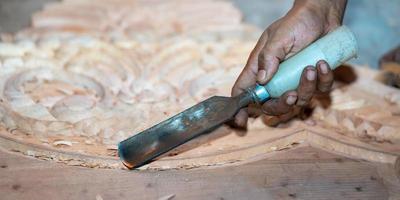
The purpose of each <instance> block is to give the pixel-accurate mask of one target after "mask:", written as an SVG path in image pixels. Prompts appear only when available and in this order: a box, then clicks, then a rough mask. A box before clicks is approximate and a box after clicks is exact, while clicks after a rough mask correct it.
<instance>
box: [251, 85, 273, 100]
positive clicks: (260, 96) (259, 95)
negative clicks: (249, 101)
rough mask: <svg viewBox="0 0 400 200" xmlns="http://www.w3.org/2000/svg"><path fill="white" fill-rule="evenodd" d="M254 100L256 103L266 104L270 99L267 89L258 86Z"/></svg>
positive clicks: (254, 91)
mask: <svg viewBox="0 0 400 200" xmlns="http://www.w3.org/2000/svg"><path fill="white" fill-rule="evenodd" d="M253 94H254V95H253V98H254V100H255V102H257V103H259V104H262V103H264V102H266V101H267V100H268V99H270V97H271V96H270V95H269V93H268V91H267V89H266V88H265V87H264V86H262V85H259V84H256V86H255V88H254V89H253Z"/></svg>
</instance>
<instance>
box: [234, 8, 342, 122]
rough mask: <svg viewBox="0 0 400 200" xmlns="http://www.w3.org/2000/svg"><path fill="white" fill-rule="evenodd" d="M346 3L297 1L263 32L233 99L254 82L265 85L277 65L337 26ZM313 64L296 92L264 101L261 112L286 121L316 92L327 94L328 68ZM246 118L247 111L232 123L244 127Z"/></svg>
mask: <svg viewBox="0 0 400 200" xmlns="http://www.w3.org/2000/svg"><path fill="white" fill-rule="evenodd" d="M346 3H347V1H346V0H296V1H295V2H294V5H293V8H292V9H291V10H290V11H289V12H288V13H287V14H286V15H285V16H284V17H283V18H281V19H279V20H277V21H276V22H274V23H273V24H271V25H270V26H269V27H268V28H267V29H266V30H265V31H264V32H263V34H262V35H261V37H260V39H259V41H258V42H257V44H256V46H255V48H254V49H253V51H252V52H251V54H250V56H249V58H248V60H247V64H246V66H245V67H244V69H243V71H242V72H241V74H240V75H239V78H238V79H237V80H236V82H235V85H234V86H233V88H232V96H236V95H238V94H240V93H242V92H244V91H245V90H246V89H247V88H249V87H251V86H253V85H255V84H256V83H259V84H262V85H264V84H266V83H268V81H269V80H270V79H271V78H272V77H273V75H274V74H275V73H276V71H277V70H278V65H279V63H280V62H282V61H284V60H286V59H287V58H289V57H290V56H292V55H294V54H296V53H297V52H299V51H300V50H302V49H303V48H305V47H306V46H308V45H309V44H310V43H312V42H314V41H315V40H317V39H319V38H320V37H322V36H324V35H326V34H327V33H329V32H330V31H332V30H334V29H335V28H336V27H338V26H340V25H341V22H342V19H343V14H344V10H345V7H346ZM315 65H316V68H314V67H313V66H308V67H306V68H305V69H304V71H303V73H302V77H301V80H300V85H299V86H298V88H297V90H295V91H288V92H286V93H285V94H283V95H282V96H281V97H280V98H277V99H271V100H269V101H267V102H265V103H264V104H263V105H262V106H261V111H262V112H263V113H264V114H265V115H269V116H277V118H278V119H281V120H282V121H286V120H287V119H290V118H291V117H293V116H294V115H295V114H296V110H299V109H298V107H302V106H306V105H307V104H308V103H309V102H310V100H311V98H312V96H313V94H314V93H315V92H318V91H321V92H327V91H329V90H330V88H331V86H332V83H333V73H332V71H331V70H330V67H329V65H328V64H327V63H326V62H325V61H323V60H321V61H318V62H317V63H316V64H315ZM250 114H251V113H250ZM248 116H249V111H248V109H247V108H244V109H242V110H240V111H239V112H238V113H237V114H236V116H235V118H234V120H233V123H234V125H235V126H236V127H238V128H246V126H247V120H248Z"/></svg>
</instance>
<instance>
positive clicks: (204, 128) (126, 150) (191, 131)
mask: <svg viewBox="0 0 400 200" xmlns="http://www.w3.org/2000/svg"><path fill="white" fill-rule="evenodd" d="M251 101H252V96H251V95H250V94H248V93H243V94H242V95H240V96H237V97H220V96H214V97H211V98H209V99H207V100H205V101H203V102H200V103H198V104H196V105H195V106H193V107H191V108H188V109H186V110H185V111H183V112H181V113H179V114H177V115H175V116H173V117H171V118H169V119H167V120H165V121H163V122H161V123H159V124H157V125H155V126H153V127H151V128H149V129H147V130H145V131H143V132H140V133H139V134H137V135H134V136H132V137H130V138H128V139H126V140H124V141H122V142H120V143H119V145H118V154H119V157H120V159H121V160H122V162H123V163H124V164H125V166H127V167H128V168H130V169H132V168H136V167H140V166H142V165H144V164H146V163H148V162H149V161H151V160H152V159H154V158H156V157H158V156H159V155H161V154H163V153H166V152H167V151H169V150H171V149H173V148H175V147H177V146H179V145H181V144H183V143H185V142H187V141H189V140H190V139H192V138H194V137H196V136H199V135H201V134H203V133H206V132H209V131H211V130H213V129H215V128H217V127H218V126H220V125H221V124H223V123H225V122H227V121H229V120H230V119H231V118H232V117H233V116H234V115H235V114H236V112H238V110H239V109H240V108H242V107H244V106H247V105H248V104H249V103H250V102H251Z"/></svg>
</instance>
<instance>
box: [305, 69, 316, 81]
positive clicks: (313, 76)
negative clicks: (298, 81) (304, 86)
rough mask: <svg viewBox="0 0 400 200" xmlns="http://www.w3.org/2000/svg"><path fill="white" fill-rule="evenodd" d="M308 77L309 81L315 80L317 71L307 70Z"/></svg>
mask: <svg viewBox="0 0 400 200" xmlns="http://www.w3.org/2000/svg"><path fill="white" fill-rule="evenodd" d="M306 76H307V80H309V81H313V80H315V76H316V74H315V70H313V69H309V70H307V75H306Z"/></svg>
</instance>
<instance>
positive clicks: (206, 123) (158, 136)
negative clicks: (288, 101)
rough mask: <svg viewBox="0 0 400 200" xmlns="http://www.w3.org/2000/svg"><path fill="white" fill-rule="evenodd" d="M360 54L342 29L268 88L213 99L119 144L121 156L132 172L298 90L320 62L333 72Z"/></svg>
mask: <svg viewBox="0 0 400 200" xmlns="http://www.w3.org/2000/svg"><path fill="white" fill-rule="evenodd" d="M356 55H357V42H356V39H355V36H354V34H353V33H352V32H351V31H350V30H349V29H348V28H347V27H346V26H341V27H338V28H337V29H335V30H334V31H332V32H330V33H328V34H327V35H325V36H324V37H322V38H320V39H318V40H317V41H315V42H313V43H312V44H310V45H309V46H307V47H306V48H304V49H303V50H302V51H300V52H298V53H297V54H296V55H294V56H292V57H290V58H288V59H287V60H285V61H284V62H282V63H280V65H279V68H278V71H277V72H276V74H275V75H274V76H273V78H272V79H271V80H270V81H269V82H268V83H267V84H266V85H255V86H254V87H251V88H249V89H247V90H246V91H245V92H243V93H242V94H240V95H238V96H235V97H221V96H213V97H211V98H209V99H207V100H205V101H203V102H200V103H198V104H196V105H194V106H193V107H191V108H188V109H186V110H185V111H183V112H181V113H179V114H177V115H175V116H173V117H171V118H169V119H167V120H165V121H163V122H161V123H159V124H157V125H155V126H153V127H151V128H149V129H147V130H144V131H142V132H140V133H138V134H136V135H134V136H132V137H130V138H128V139H126V140H124V141H122V142H120V143H119V144H118V155H119V157H120V159H121V160H122V162H123V163H124V165H125V166H126V167H128V168H129V169H133V168H137V167H140V166H142V165H144V164H147V163H148V162H150V161H152V160H153V159H154V158H156V157H158V156H160V155H162V154H164V153H166V152H168V151H170V150H171V149H173V148H175V147H177V146H179V145H181V144H183V143H185V142H187V141H189V140H191V139H193V138H195V137H197V136H199V135H201V134H204V133H207V132H210V131H212V130H214V129H215V128H217V127H219V126H220V125H222V124H223V123H225V122H227V121H229V120H231V119H232V118H233V116H234V115H235V114H236V113H237V112H238V111H239V110H240V109H241V108H244V107H246V106H248V105H249V104H250V103H259V104H261V103H264V102H265V101H268V100H269V99H271V98H277V97H279V96H281V95H282V94H283V93H285V92H286V91H289V90H294V89H296V88H297V86H298V85H299V82H300V76H301V74H302V71H303V69H304V68H305V67H306V66H309V65H312V66H315V64H316V63H317V62H318V61H319V60H325V61H326V62H328V64H329V65H330V67H331V68H332V69H335V68H336V67H337V66H339V65H341V64H343V63H344V62H346V61H348V60H349V59H351V58H353V57H356Z"/></svg>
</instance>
